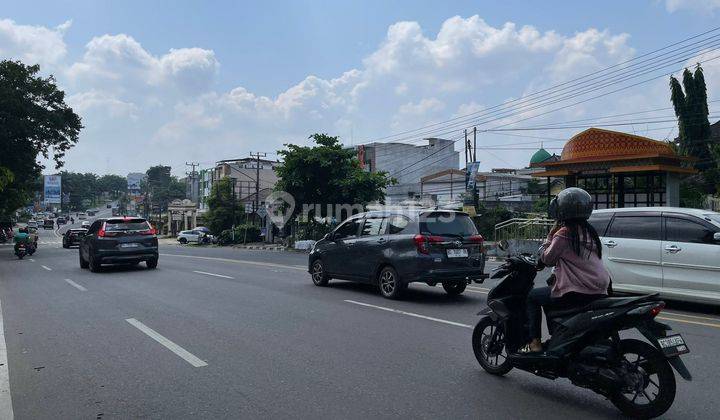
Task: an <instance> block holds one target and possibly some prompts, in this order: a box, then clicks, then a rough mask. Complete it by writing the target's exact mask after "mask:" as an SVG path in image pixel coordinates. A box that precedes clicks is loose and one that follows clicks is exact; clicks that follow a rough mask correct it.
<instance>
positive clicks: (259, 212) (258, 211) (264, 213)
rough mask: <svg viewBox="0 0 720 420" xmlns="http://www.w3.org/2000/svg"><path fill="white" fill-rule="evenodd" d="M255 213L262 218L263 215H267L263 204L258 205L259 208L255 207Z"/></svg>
mask: <svg viewBox="0 0 720 420" xmlns="http://www.w3.org/2000/svg"><path fill="white" fill-rule="evenodd" d="M257 214H258V216H260V217H261V218H264V217H265V216H267V214H268V212H267V209H266V208H265V207H264V206H263V207H260V208H259V209H257Z"/></svg>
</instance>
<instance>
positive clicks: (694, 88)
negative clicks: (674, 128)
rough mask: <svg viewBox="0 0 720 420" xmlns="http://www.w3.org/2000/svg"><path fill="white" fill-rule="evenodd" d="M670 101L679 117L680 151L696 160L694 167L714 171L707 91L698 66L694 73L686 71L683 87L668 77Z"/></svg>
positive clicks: (700, 68) (671, 77)
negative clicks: (712, 169)
mask: <svg viewBox="0 0 720 420" xmlns="http://www.w3.org/2000/svg"><path fill="white" fill-rule="evenodd" d="M683 90H684V92H683ZM670 100H671V101H672V104H673V108H674V109H675V115H676V116H677V118H678V137H679V139H678V140H679V148H680V152H681V153H682V154H685V155H690V156H693V157H696V158H697V159H698V161H697V163H696V164H695V166H696V167H697V168H698V169H700V170H704V169H708V168H714V167H715V166H716V164H715V162H714V158H713V156H712V153H711V146H712V145H711V144H710V143H709V140H710V134H711V133H710V121H709V120H708V104H707V88H706V86H705V76H704V75H703V70H702V67H700V65H699V64H698V65H697V67H695V72H694V73H693V72H691V71H690V70H688V69H685V71H684V72H683V77H682V86H680V82H679V81H678V80H677V79H676V78H675V77H673V76H670Z"/></svg>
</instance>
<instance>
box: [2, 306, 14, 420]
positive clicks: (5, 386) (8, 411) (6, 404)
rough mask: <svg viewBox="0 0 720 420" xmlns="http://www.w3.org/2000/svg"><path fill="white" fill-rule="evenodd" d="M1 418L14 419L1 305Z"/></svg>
mask: <svg viewBox="0 0 720 420" xmlns="http://www.w3.org/2000/svg"><path fill="white" fill-rule="evenodd" d="M0 418H2V419H8V420H12V419H13V407H12V396H11V395H10V368H9V366H8V357H7V344H6V343H5V326H4V325H3V317H2V306H1V305H0Z"/></svg>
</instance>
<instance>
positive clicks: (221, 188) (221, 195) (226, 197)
mask: <svg viewBox="0 0 720 420" xmlns="http://www.w3.org/2000/svg"><path fill="white" fill-rule="evenodd" d="M207 204H208V212H207V215H206V216H205V218H206V221H207V226H208V228H209V229H210V231H212V232H213V233H214V234H216V235H219V234H220V233H221V232H222V231H224V230H226V229H230V228H232V226H233V225H238V224H239V223H240V217H241V216H242V214H243V213H244V208H243V206H241V205H240V204H239V202H238V200H237V199H236V197H235V195H234V194H233V188H232V180H231V179H230V178H222V179H220V180H219V181H217V182H215V183H214V184H213V186H212V190H211V191H210V196H209V197H208V198H207Z"/></svg>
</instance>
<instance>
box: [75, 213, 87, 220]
mask: <svg viewBox="0 0 720 420" xmlns="http://www.w3.org/2000/svg"><path fill="white" fill-rule="evenodd" d="M77 218H78V220H85V219H87V214H85V213H82V212H81V213H78V215H77Z"/></svg>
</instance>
